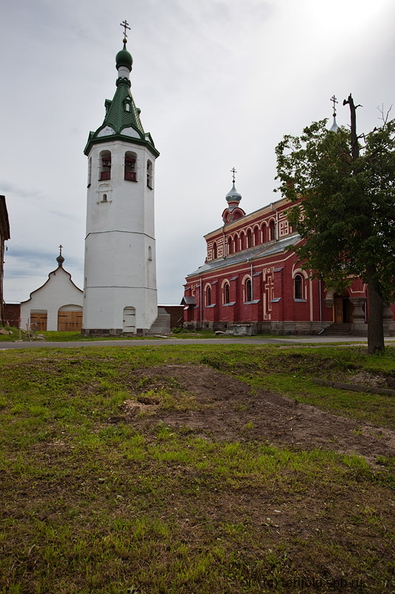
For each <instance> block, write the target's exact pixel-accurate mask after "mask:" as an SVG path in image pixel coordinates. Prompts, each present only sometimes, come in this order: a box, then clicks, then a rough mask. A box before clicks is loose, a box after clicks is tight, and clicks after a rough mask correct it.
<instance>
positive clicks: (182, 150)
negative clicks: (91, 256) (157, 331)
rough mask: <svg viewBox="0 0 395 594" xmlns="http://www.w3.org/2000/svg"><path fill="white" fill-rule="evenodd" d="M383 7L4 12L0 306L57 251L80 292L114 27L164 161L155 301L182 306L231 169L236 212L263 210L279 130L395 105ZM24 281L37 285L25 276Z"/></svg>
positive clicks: (145, 0) (186, 5)
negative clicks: (0, 273)
mask: <svg viewBox="0 0 395 594" xmlns="http://www.w3.org/2000/svg"><path fill="white" fill-rule="evenodd" d="M394 17H395V5H394V3H393V1H392V0H376V1H375V2H374V3H372V2H371V1H369V2H368V1H367V0H347V2H344V1H343V0H331V1H329V0H323V1H321V2H317V0H298V2H295V1H294V0H266V1H264V0H200V1H199V2H196V0H167V1H166V2H163V1H162V0H134V1H133V3H130V2H126V1H125V0H113V2H112V3H111V5H109V4H108V3H107V2H103V0H95V1H93V0H78V1H77V0H68V1H67V2H65V1H59V2H53V1H52V0H35V2H34V3H33V4H32V3H31V2H30V0H29V1H28V0H18V2H13V3H11V2H5V3H4V6H2V36H1V38H0V71H1V75H2V83H3V84H2V89H3V91H2V93H1V96H0V117H1V132H2V142H1V143H0V156H1V164H2V167H1V173H0V177H1V180H0V193H1V194H5V196H6V200H7V206H8V211H9V215H10V225H11V240H10V241H9V242H8V247H9V250H8V252H7V253H6V258H5V260H6V263H5V274H6V277H5V286H4V292H5V298H6V299H7V300H10V301H11V300H12V301H14V300H18V299H20V298H21V295H22V294H23V297H22V298H23V299H26V298H27V296H28V295H29V293H30V292H31V291H33V290H35V289H36V288H37V287H38V286H40V284H42V282H45V280H46V278H47V276H48V273H49V272H50V271H51V270H53V268H54V267H55V266H56V260H55V258H56V256H57V254H58V246H59V244H62V245H64V246H65V247H64V256H65V257H66V262H65V267H66V269H67V270H68V271H69V272H70V273H71V274H72V276H73V280H74V282H76V284H78V285H79V286H81V285H82V280H83V273H82V270H83V255H84V237H85V212H86V184H87V160H86V157H85V156H84V155H83V149H84V146H85V143H86V140H87V137H88V133H89V131H90V130H95V129H97V128H98V126H99V125H100V124H101V123H102V121H103V117H104V100H105V99H106V98H112V96H113V94H114V91H115V78H116V70H115V55H116V53H117V51H118V50H119V49H120V48H121V45H122V31H121V28H120V27H119V23H120V22H121V21H122V20H123V19H124V18H127V19H128V20H129V22H130V23H131V31H130V32H129V43H128V48H129V49H130V51H131V53H132V55H133V58H134V64H133V72H132V77H131V78H132V93H133V96H134V98H135V101H136V103H137V105H138V106H139V107H140V108H141V110H142V114H141V115H142V121H143V125H144V128H145V130H146V131H149V132H151V134H152V136H153V138H154V140H155V143H156V145H157V147H158V150H159V151H160V152H161V155H160V157H159V158H158V161H157V167H156V184H155V196H156V213H155V215H156V234H157V275H158V298H159V301H160V302H161V303H170V302H174V303H178V302H179V300H180V295H182V291H183V287H182V285H183V282H184V278H185V275H187V274H188V273H190V272H191V271H193V270H195V269H196V268H198V266H200V265H201V264H203V262H204V258H205V241H204V239H203V235H204V234H205V233H208V232H209V231H211V230H213V229H216V228H218V227H220V226H221V224H222V219H221V213H222V210H223V208H224V206H225V195H226V193H227V192H228V191H229V189H230V187H231V173H230V169H231V168H232V167H233V166H235V167H236V169H237V171H238V174H237V179H236V185H237V189H238V191H239V192H240V193H241V194H242V196H243V199H242V203H241V205H242V207H243V208H244V210H245V211H246V212H251V211H254V210H256V209H258V208H260V207H261V206H264V205H265V204H268V203H270V202H271V201H272V200H273V198H274V195H273V188H274V187H275V186H276V182H275V180H274V177H275V167H276V163H275V154H274V148H275V146H276V144H277V143H278V142H279V141H280V140H281V138H282V136H283V135H284V134H286V133H291V134H299V133H300V132H301V130H302V129H303V127H304V126H305V125H307V124H309V123H310V122H311V121H313V120H317V119H321V118H323V117H329V118H330V116H331V104H330V102H329V99H330V97H331V96H332V95H333V94H334V93H335V94H336V95H337V96H338V98H339V107H338V122H339V123H340V124H345V125H347V124H348V121H349V114H348V111H347V108H343V107H341V101H342V99H343V98H345V97H347V95H348V94H349V93H350V92H352V93H353V96H354V98H355V100H356V101H357V102H358V103H361V104H362V105H363V108H361V109H359V110H358V127H359V130H360V131H361V132H362V131H364V132H366V131H368V130H369V129H371V128H373V127H374V126H375V125H377V123H378V117H379V115H380V114H379V112H378V111H377V106H381V105H382V104H384V106H385V108H386V109H388V108H389V107H390V105H392V104H393V103H394V101H395V99H394V97H395V82H394V80H393V77H392V76H390V74H389V73H391V72H392V56H393V55H394V49H395V48H394V43H395V41H394V36H393V32H392V23H393V22H394ZM32 271H33V274H32Z"/></svg>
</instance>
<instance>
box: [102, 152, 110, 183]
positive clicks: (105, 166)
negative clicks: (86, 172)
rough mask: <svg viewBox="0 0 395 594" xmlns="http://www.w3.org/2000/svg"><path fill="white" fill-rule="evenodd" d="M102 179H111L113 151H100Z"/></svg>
mask: <svg viewBox="0 0 395 594" xmlns="http://www.w3.org/2000/svg"><path fill="white" fill-rule="evenodd" d="M99 179H100V180H103V179H111V153H110V151H102V152H101V153H100V176H99Z"/></svg>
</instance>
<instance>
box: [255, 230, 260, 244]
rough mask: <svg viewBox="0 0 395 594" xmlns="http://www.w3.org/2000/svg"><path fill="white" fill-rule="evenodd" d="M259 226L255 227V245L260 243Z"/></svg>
mask: <svg viewBox="0 0 395 594" xmlns="http://www.w3.org/2000/svg"><path fill="white" fill-rule="evenodd" d="M259 243H260V242H259V228H258V227H257V226H256V227H254V245H259Z"/></svg>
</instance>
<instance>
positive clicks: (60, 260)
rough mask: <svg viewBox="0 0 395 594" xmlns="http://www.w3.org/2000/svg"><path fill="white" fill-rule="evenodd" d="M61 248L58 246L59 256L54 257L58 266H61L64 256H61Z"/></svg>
mask: <svg viewBox="0 0 395 594" xmlns="http://www.w3.org/2000/svg"><path fill="white" fill-rule="evenodd" d="M62 248H63V246H59V256H58V257H57V258H56V261H57V263H58V265H59V267H61V266H63V262H64V258H63V256H62Z"/></svg>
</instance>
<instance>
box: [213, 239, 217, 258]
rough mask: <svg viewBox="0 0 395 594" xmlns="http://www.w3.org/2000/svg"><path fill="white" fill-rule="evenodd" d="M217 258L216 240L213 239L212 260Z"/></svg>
mask: <svg viewBox="0 0 395 594" xmlns="http://www.w3.org/2000/svg"><path fill="white" fill-rule="evenodd" d="M217 258H218V249H217V242H216V241H214V243H213V260H216V259H217Z"/></svg>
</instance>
